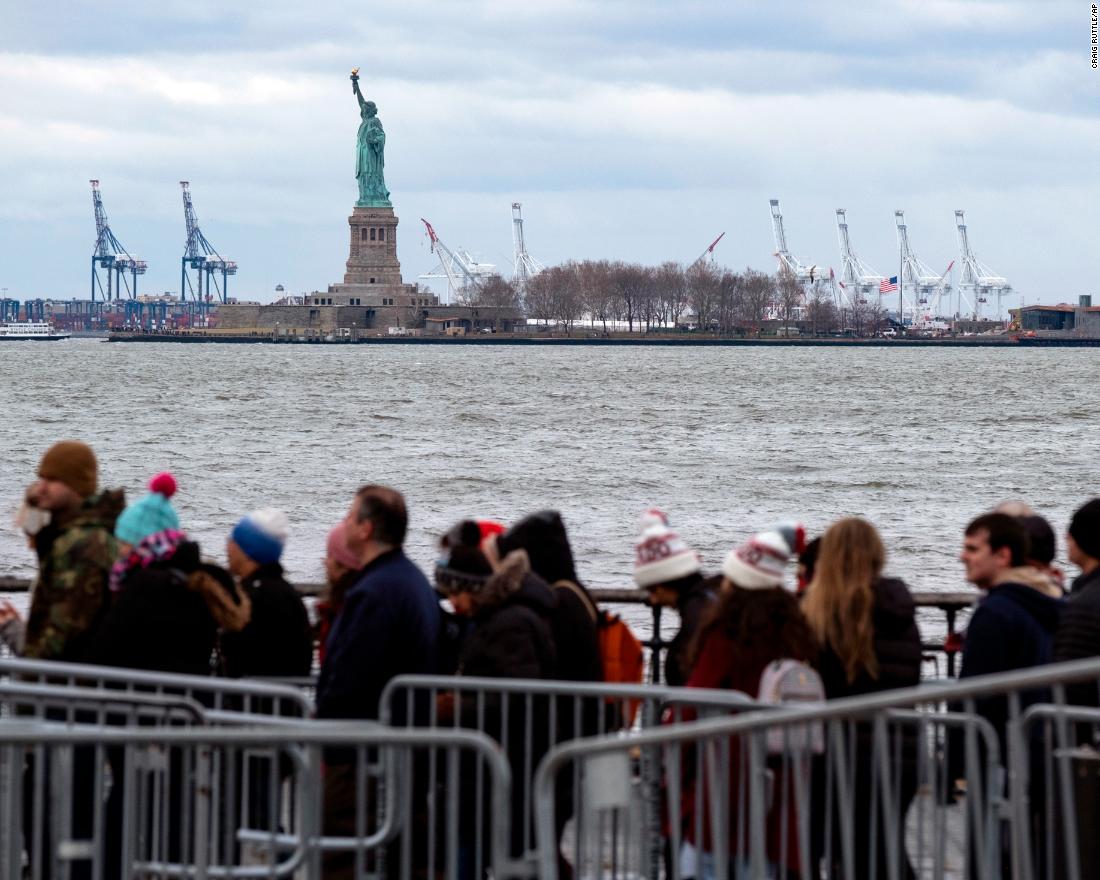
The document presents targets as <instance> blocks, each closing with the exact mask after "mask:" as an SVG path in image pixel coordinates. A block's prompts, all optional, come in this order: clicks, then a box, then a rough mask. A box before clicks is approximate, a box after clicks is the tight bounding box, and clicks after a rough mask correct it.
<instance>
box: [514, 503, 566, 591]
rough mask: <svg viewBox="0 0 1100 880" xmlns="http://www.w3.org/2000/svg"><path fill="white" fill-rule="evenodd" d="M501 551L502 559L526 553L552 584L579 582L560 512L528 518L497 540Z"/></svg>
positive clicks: (532, 565)
mask: <svg viewBox="0 0 1100 880" xmlns="http://www.w3.org/2000/svg"><path fill="white" fill-rule="evenodd" d="M497 549H498V551H499V552H500V556H501V558H502V559H503V558H504V557H505V556H507V555H508V554H509V553H511V552H512V551H513V550H526V551H527V558H528V560H529V561H530V565H531V570H532V571H533V572H534V573H535V574H537V575H538V576H539V577H540V578H542V579H543V580H544V581H546V582H547V583H548V584H553V583H557V582H558V581H574V582H576V580H577V569H576V565H575V564H574V562H573V549H572V548H571V547H570V546H569V538H568V536H567V535H566V533H565V523H564V522H562V519H561V514H560V513H558V512H557V511H556V510H540V511H539V512H538V513H532V514H531V515H530V516H526V517H524V518H523V519H521V520H520V521H519V522H518V523H516V524H515V525H514V526H512V527H511V528H510V529H509V530H508V531H507V532H505V533H504V534H503V535H499V536H498V537H497Z"/></svg>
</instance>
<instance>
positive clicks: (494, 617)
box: [458, 552, 558, 679]
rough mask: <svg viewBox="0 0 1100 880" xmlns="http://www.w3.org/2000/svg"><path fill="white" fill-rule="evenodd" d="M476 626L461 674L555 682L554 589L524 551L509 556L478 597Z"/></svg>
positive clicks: (461, 659)
mask: <svg viewBox="0 0 1100 880" xmlns="http://www.w3.org/2000/svg"><path fill="white" fill-rule="evenodd" d="M474 602H475V605H474V607H475V614H474V621H473V626H472V627H471V629H470V631H469V633H467V635H466V638H465V641H464V643H463V646H462V650H461V652H460V655H459V665H458V674H459V675H467V676H471V677H484V678H534V679H539V678H556V677H557V667H558V664H557V647H556V645H555V643H554V635H553V630H552V620H553V616H554V612H555V608H556V606H557V599H556V598H555V596H554V591H552V590H551V589H550V587H549V586H547V584H546V582H545V581H544V580H543V579H542V578H540V577H538V576H537V575H535V574H533V573H532V572H531V570H530V568H529V566H528V563H527V558H526V556H525V554H523V553H522V552H519V553H512V554H510V555H509V556H507V557H505V559H504V562H503V564H502V565H501V567H500V570H499V571H498V572H497V573H496V574H494V575H493V576H492V577H491V578H490V579H489V581H488V583H486V584H485V586H484V587H482V589H481V590H480V591H479V592H478V593H477V594H476V596H475V599H474Z"/></svg>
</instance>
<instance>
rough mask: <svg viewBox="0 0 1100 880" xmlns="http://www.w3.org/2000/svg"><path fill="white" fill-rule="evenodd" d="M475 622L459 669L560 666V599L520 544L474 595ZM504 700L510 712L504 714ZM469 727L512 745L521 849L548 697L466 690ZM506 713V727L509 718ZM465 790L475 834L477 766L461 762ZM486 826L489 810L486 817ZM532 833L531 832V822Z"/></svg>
mask: <svg viewBox="0 0 1100 880" xmlns="http://www.w3.org/2000/svg"><path fill="white" fill-rule="evenodd" d="M473 602H474V606H473V607H474V618H473V625H472V626H471V628H470V630H469V632H468V633H467V635H466V639H465V642H464V643H463V646H462V651H461V654H460V659H459V670H458V674H459V675H460V676H469V677H483V678H524V679H552V678H554V677H555V675H556V672H557V649H556V646H555V644H554V637H553V630H552V626H551V621H552V617H553V614H554V609H555V606H556V604H557V602H556V599H555V597H554V591H553V590H551V589H550V587H549V586H548V585H547V583H546V582H545V581H544V580H542V578H540V577H538V576H537V575H535V574H533V573H532V572H531V570H530V567H529V565H528V561H527V554H526V553H524V552H523V551H522V550H517V551H515V552H513V553H510V554H509V555H508V556H506V557H505V558H504V560H503V562H502V564H501V566H500V568H499V569H498V570H497V571H496V573H494V574H493V576H492V577H490V578H489V580H488V582H487V583H486V584H485V585H484V586H483V587H482V588H481V589H480V590H479V591H478V592H476V593H475V594H474V597H473ZM505 706H507V712H506V713H505V711H504V710H505ZM458 711H459V714H460V723H461V724H462V726H463V727H469V728H472V729H474V730H482V731H484V732H485V733H487V734H488V735H489V736H491V737H492V738H493V739H495V740H497V741H498V742H500V743H502V744H506V746H507V754H508V761H509V763H510V764H511V767H512V787H513V792H512V847H513V850H512V851H513V853H515V854H517V855H518V854H520V853H521V852H522V849H523V839H524V806H525V804H526V803H528V802H529V801H530V787H531V777H532V776H533V774H534V769H535V768H536V767H537V766H538V763H539V761H541V760H542V757H543V755H545V754H546V752H547V750H548V749H549V748H550V733H551V731H550V727H549V725H550V718H551V715H550V703H549V701H548V700H547V699H546V698H544V697H538V696H536V697H534V698H533V699H529V698H528V695H527V694H515V695H511V696H508V697H504V698H501V697H500V696H499V695H492V694H490V695H489V696H488V697H487V698H485V699H481V700H479V699H478V698H477V697H475V696H473V695H469V696H464V697H463V699H462V702H461V705H460V706H459V707H458ZM505 718H507V719H508V722H507V730H505V721H504V719H505ZM462 775H463V782H462V785H461V788H460V790H461V791H463V792H466V793H468V794H467V795H466V796H467V797H469V798H470V801H469V804H468V805H465V806H464V809H463V823H464V824H463V831H464V833H465V834H472V832H473V829H474V828H475V825H474V821H473V820H474V817H475V816H476V815H477V807H476V801H475V800H473V798H474V797H475V792H476V791H477V787H476V780H477V770H476V768H475V767H474V766H473V764H472V762H471V763H467V762H464V764H463V771H462ZM481 822H482V823H483V826H484V827H485V828H486V829H488V827H489V824H490V822H491V817H490V816H488V815H483V816H482V817H481ZM528 832H529V833H531V832H533V828H529V829H528Z"/></svg>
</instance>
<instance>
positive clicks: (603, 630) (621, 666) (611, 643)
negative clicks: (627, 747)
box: [554, 581, 645, 727]
mask: <svg viewBox="0 0 1100 880" xmlns="http://www.w3.org/2000/svg"><path fill="white" fill-rule="evenodd" d="M554 586H555V587H565V588H566V589H569V590H572V591H573V592H574V593H576V594H577V595H578V596H580V597H581V598H582V599H583V600H584V604H585V607H587V608H588V611H589V614H590V615H592V617H593V620H594V621H595V624H596V635H597V637H598V639H599V645H600V660H601V661H602V662H603V680H604V681H605V682H607V683H608V684H641V682H642V675H643V674H644V672H645V653H644V652H643V650H642V643H641V641H639V639H638V637H637V636H636V635H634V631H633V630H632V629H631V628H630V626H629V625H628V624H627V623H626V621H624V620H623V619H622V618H621V617H619V615H617V614H612V613H611V612H609V611H603V610H601V609H599V608H597V607H596V605H595V603H593V601H592V599H591V597H590V596H588V594H587V593H585V592H584V590H582V589H581V588H580V587H579V586H578V585H577V584H575V583H573V582H572V581H556V582H555V583H554ZM623 709H624V726H625V727H629V726H630V725H631V724H632V723H633V721H634V716H635V715H636V714H637V712H638V701H637V700H624V701H623Z"/></svg>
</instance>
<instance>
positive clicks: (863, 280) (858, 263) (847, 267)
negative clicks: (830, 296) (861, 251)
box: [836, 208, 883, 307]
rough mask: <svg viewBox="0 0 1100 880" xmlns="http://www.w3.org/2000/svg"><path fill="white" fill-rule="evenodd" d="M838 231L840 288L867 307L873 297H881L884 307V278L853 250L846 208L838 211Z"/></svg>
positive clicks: (880, 300)
mask: <svg viewBox="0 0 1100 880" xmlns="http://www.w3.org/2000/svg"><path fill="white" fill-rule="evenodd" d="M836 231H837V237H838V238H839V239H840V260H841V267H840V286H841V287H842V288H843V289H844V290H845V291H847V292H848V298H849V299H851V300H854V301H855V302H857V303H859V304H860V305H866V304H867V302H868V301H869V299H870V297H871V296H872V295H874V296H878V297H879V305H880V307H881V305H882V294H881V293H880V288H879V285H880V284H881V283H882V281H883V276H882V275H880V274H879V273H878V272H876V271H875V270H874V269H872V268H871V267H870V266H868V265H867V264H866V263H865V262H863V260H861V259H860V258H859V256H858V255H857V254H856V252H855V250H854V249H853V248H852V241H851V239H850V238H849V237H848V219H847V212H846V210H845V209H844V208H837V209H836Z"/></svg>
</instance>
